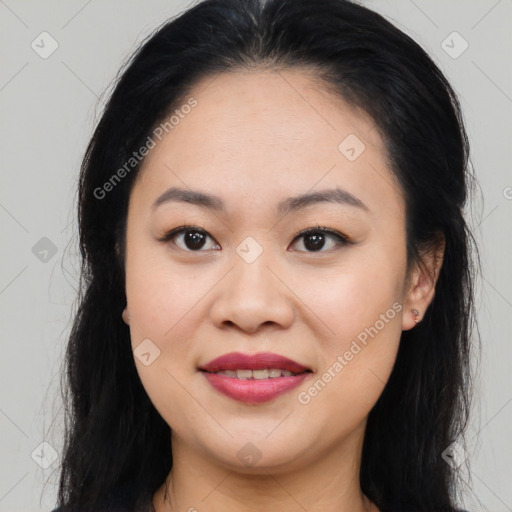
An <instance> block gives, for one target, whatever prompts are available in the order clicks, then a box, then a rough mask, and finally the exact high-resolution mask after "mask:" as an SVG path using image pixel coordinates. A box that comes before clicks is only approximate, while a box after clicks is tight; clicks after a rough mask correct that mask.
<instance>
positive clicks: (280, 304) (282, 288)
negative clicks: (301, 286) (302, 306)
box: [210, 251, 294, 333]
mask: <svg viewBox="0 0 512 512" xmlns="http://www.w3.org/2000/svg"><path fill="white" fill-rule="evenodd" d="M232 262H233V269H232V270H231V272H229V273H228V275H227V276H226V278H225V279H223V280H222V281H221V283H219V284H220V285H221V286H218V287H216V291H217V294H216V296H215V300H214V302H213V304H212V307H211V310H210V317H211V319H212V321H213V322H214V324H215V325H216V326H217V327H219V328H226V327H227V326H235V327H238V328H239V329H241V330H243V331H245V332H247V333H255V332H257V331H258V330H260V329H262V328H263V326H268V327H270V326H273V327H274V328H281V329H283V328H287V327H289V326H290V325H291V324H292V322H293V318H294V308H293V293H292V292H291V291H290V289H289V288H288V287H287V286H286V285H285V280H284V279H283V277H282V276H280V275H279V274H280V272H279V271H278V269H277V265H276V264H275V262H272V260H271V259H270V258H268V257H266V255H265V251H264V252H263V254H261V255H260V256H259V258H258V259H256V261H253V262H251V263H248V262H246V261H244V260H243V259H242V258H241V257H239V256H238V254H234V255H233V259H232Z"/></svg>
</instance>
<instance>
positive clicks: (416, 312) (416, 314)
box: [411, 308, 420, 323]
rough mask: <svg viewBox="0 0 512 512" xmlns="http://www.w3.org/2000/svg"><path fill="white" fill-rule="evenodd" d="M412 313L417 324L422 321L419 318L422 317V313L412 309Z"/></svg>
mask: <svg viewBox="0 0 512 512" xmlns="http://www.w3.org/2000/svg"><path fill="white" fill-rule="evenodd" d="M411 311H412V316H413V317H414V318H413V320H414V322H415V323H418V322H419V321H420V319H419V316H420V312H419V311H418V310H417V309H414V308H413V309H411Z"/></svg>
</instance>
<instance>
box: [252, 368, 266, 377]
mask: <svg viewBox="0 0 512 512" xmlns="http://www.w3.org/2000/svg"><path fill="white" fill-rule="evenodd" d="M252 377H253V379H268V370H253V371H252Z"/></svg>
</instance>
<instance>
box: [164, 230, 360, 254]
mask: <svg viewBox="0 0 512 512" xmlns="http://www.w3.org/2000/svg"><path fill="white" fill-rule="evenodd" d="M189 230H191V231H198V232H199V233H202V234H204V235H205V236H207V237H209V238H211V239H212V240H214V242H215V243H216V244H217V245H219V246H220V244H219V243H218V242H217V241H216V240H215V239H214V238H213V237H212V235H210V234H209V233H208V232H207V231H206V230H205V229H203V228H201V227H199V226H193V225H182V226H178V227H177V228H174V229H172V230H170V231H168V232H166V233H165V234H164V235H163V236H162V237H160V238H157V241H158V242H162V243H167V242H169V241H170V240H171V239H172V238H173V237H174V236H176V235H178V234H181V233H183V232H185V231H189ZM311 233H323V234H325V235H329V236H331V237H333V238H335V239H336V240H337V243H338V246H343V245H353V244H354V242H353V241H352V240H351V239H350V238H349V237H348V236H346V235H344V234H343V233H340V232H339V231H337V230H335V229H332V228H329V227H326V226H318V225H317V226H313V227H309V228H305V229H303V230H301V231H299V232H298V233H297V234H296V235H295V237H294V238H293V240H292V244H294V243H295V241H296V240H297V239H299V238H300V237H302V236H305V235H308V234H311ZM186 252H206V251H205V250H201V249H200V250H198V251H186ZM298 252H306V253H309V254H316V253H322V252H329V250H327V251H298Z"/></svg>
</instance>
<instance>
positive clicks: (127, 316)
mask: <svg viewBox="0 0 512 512" xmlns="http://www.w3.org/2000/svg"><path fill="white" fill-rule="evenodd" d="M122 317H123V322H124V323H125V324H126V325H130V311H128V306H126V307H125V308H124V310H123V314H122Z"/></svg>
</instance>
